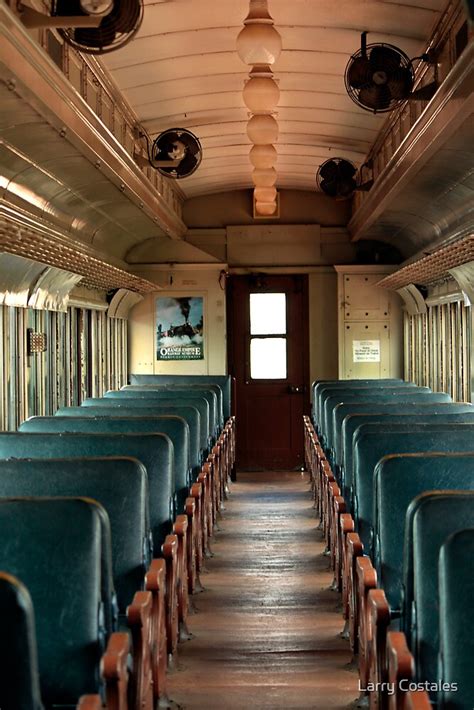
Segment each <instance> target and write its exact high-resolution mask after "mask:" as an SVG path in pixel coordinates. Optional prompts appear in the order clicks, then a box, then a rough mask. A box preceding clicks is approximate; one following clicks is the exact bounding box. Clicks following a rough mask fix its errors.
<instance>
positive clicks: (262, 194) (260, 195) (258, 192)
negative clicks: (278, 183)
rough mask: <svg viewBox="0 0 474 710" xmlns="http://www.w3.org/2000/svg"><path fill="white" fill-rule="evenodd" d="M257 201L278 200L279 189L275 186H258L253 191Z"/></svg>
mask: <svg viewBox="0 0 474 710" xmlns="http://www.w3.org/2000/svg"><path fill="white" fill-rule="evenodd" d="M253 194H254V195H255V202H276V196H277V191H276V188H275V187H256V188H255V190H254V191H253Z"/></svg>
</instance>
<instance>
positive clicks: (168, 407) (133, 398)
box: [81, 390, 209, 456]
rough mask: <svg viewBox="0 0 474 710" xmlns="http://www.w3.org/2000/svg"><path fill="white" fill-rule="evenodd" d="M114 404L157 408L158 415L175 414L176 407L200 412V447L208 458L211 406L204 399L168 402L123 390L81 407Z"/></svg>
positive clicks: (193, 398)
mask: <svg viewBox="0 0 474 710" xmlns="http://www.w3.org/2000/svg"><path fill="white" fill-rule="evenodd" d="M112 402H114V403H115V402H117V403H123V404H124V405H126V406H127V407H148V409H150V408H153V409H155V407H156V413H157V414H175V411H174V410H175V408H176V407H182V406H188V407H194V408H195V409H197V410H198V412H199V415H200V418H199V421H200V427H199V446H200V449H201V451H202V452H203V454H204V453H205V455H206V456H207V453H206V452H207V450H208V446H209V404H208V403H207V401H206V400H205V399H204V398H203V397H181V396H180V397H179V398H178V397H176V398H174V399H173V400H172V401H170V402H169V404H168V402H167V400H166V399H161V400H160V399H158V397H154V396H150V395H148V396H146V395H141V396H137V394H136V393H135V392H127V391H122V390H111V391H110V392H108V393H107V397H88V398H87V399H85V400H84V401H83V402H82V404H81V407H101V406H103V407H107V406H111V405H112Z"/></svg>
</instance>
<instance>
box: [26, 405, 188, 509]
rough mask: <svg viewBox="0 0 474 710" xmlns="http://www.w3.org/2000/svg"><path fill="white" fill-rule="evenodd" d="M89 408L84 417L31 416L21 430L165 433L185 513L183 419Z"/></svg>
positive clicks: (185, 434)
mask: <svg viewBox="0 0 474 710" xmlns="http://www.w3.org/2000/svg"><path fill="white" fill-rule="evenodd" d="M87 410H88V408H87V407H82V412H83V413H84V416H83V417H59V416H55V417H30V419H27V420H26V421H25V422H23V423H22V424H21V425H20V427H19V431H29V432H68V431H69V432H86V433H87V432H91V433H95V434H98V433H102V434H117V433H119V434H126V433H129V434H132V433H133V434H136V433H140V432H143V433H156V434H166V435H167V436H169V438H170V439H171V441H172V442H173V446H174V480H175V495H176V499H177V505H178V510H179V511H180V512H182V510H183V507H184V501H185V499H186V497H187V495H188V494H189V485H190V464H189V426H188V424H187V423H186V422H185V421H184V419H182V418H181V417H176V416H172V415H170V416H162V417H159V418H158V417H154V418H152V419H147V418H145V417H141V418H137V417H129V418H121V419H119V418H113V419H112V418H108V417H101V418H100V419H97V418H96V417H88V416H87Z"/></svg>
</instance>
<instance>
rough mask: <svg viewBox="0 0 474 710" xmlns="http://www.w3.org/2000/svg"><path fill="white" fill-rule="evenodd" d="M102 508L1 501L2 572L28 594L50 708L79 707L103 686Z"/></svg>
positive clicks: (80, 502)
mask: <svg viewBox="0 0 474 710" xmlns="http://www.w3.org/2000/svg"><path fill="white" fill-rule="evenodd" d="M99 508H100V506H99V504H98V503H96V502H95V501H91V500H88V499H85V498H84V499H77V498H76V499H74V498H66V499H64V498H20V499H3V500H0V530H1V531H2V544H1V545H0V569H1V570H4V571H6V572H8V573H9V574H12V575H14V576H15V577H18V579H20V580H21V581H22V582H23V584H24V585H25V586H26V587H27V589H28V591H29V593H30V595H31V599H32V601H33V607H34V610H35V623H36V639H37V644H38V663H39V674H40V688H41V697H42V700H43V702H44V704H45V705H46V706H47V707H50V706H55V705H60V706H61V705H65V706H66V707H68V706H73V707H75V705H76V703H77V701H78V699H79V697H80V696H81V695H84V694H87V693H97V692H99V691H100V690H101V687H102V683H101V680H100V667H99V664H100V658H101V654H102V652H103V648H104V643H105V641H106V637H105V636H104V627H103V624H104V621H103V599H102V595H101V590H102V581H101V571H102V565H101V556H102V531H103V523H102V521H101V516H100V514H99ZM102 512H103V514H104V515H105V516H106V513H105V511H103V509H102Z"/></svg>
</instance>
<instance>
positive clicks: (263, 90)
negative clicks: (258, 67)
mask: <svg viewBox="0 0 474 710" xmlns="http://www.w3.org/2000/svg"><path fill="white" fill-rule="evenodd" d="M242 96H243V99H244V104H245V105H246V106H247V108H248V109H249V111H251V112H252V113H271V112H272V111H273V109H274V108H275V106H276V105H277V103H278V101H279V99H280V89H279V88H278V84H277V83H276V81H275V80H274V79H272V78H271V75H270V76H269V75H268V74H267V75H266V76H265V75H264V76H261V75H260V76H258V75H256V74H253V75H251V79H249V80H248V82H247V83H246V84H245V86H244V89H243V91H242Z"/></svg>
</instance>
